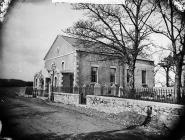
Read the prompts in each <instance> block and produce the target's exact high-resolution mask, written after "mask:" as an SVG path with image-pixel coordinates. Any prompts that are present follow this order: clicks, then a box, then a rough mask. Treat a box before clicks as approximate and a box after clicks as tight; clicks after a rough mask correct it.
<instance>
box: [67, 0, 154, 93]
mask: <svg viewBox="0 0 185 140" xmlns="http://www.w3.org/2000/svg"><path fill="white" fill-rule="evenodd" d="M73 8H74V9H75V10H85V11H86V16H87V20H80V21H78V22H76V23H75V24H74V25H73V27H70V28H68V29H66V31H65V32H66V33H67V34H69V35H71V36H74V37H77V38H79V39H80V40H81V41H79V42H80V44H84V46H88V47H89V48H91V51H92V48H93V52H94V53H98V54H104V55H106V56H108V57H109V58H111V59H118V60H119V62H120V63H121V64H125V63H126V64H128V67H129V70H128V72H129V75H130V77H129V88H130V89H131V90H134V88H135V83H134V81H135V79H134V70H135V63H136V58H137V56H138V55H141V54H143V50H144V49H145V48H146V47H148V45H149V44H150V42H149V35H150V34H151V30H150V29H149V28H148V27H147V26H146V23H148V21H149V18H150V17H151V15H152V13H153V12H154V10H155V8H156V5H155V4H152V3H150V2H149V1H147V0H131V1H130V0H126V1H125V3H124V4H120V5H100V4H99V5H97V4H84V3H83V4H76V5H73ZM95 44H96V45H95Z"/></svg>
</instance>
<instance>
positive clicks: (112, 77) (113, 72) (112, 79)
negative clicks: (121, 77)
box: [110, 68, 116, 83]
mask: <svg viewBox="0 0 185 140" xmlns="http://www.w3.org/2000/svg"><path fill="white" fill-rule="evenodd" d="M115 79H116V68H111V69H110V82H111V83H115Z"/></svg>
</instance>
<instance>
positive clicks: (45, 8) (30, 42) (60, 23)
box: [0, 0, 168, 81]
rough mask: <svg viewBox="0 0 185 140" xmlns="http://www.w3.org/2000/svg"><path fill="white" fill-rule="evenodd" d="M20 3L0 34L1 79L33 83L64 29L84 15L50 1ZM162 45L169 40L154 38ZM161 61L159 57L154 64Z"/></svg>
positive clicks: (156, 36) (27, 0)
mask: <svg viewBox="0 0 185 140" xmlns="http://www.w3.org/2000/svg"><path fill="white" fill-rule="evenodd" d="M20 1H23V0H19V2H17V3H16V5H15V6H14V7H13V8H12V9H11V10H10V12H9V15H8V17H7V18H8V19H7V21H6V23H5V24H4V25H3V28H2V32H1V34H2V35H1V37H2V38H1V39H2V45H1V47H2V49H1V52H0V53H1V54H0V55H1V59H0V64H1V68H0V78H14V79H15V78H16V79H22V80H31V81H32V80H33V75H34V74H35V73H36V72H38V71H40V70H41V69H42V68H43V65H44V63H43V58H44V56H45V54H46V53H47V51H48V50H49V48H50V46H51V44H52V43H53V41H54V39H55V37H56V36H57V34H60V33H61V29H66V28H67V27H70V26H71V25H72V24H73V23H74V22H75V21H77V20H78V19H80V18H83V16H82V12H79V11H74V10H72V9H71V5H70V4H69V3H57V4H53V3H52V2H51V0H24V2H20ZM151 39H152V40H155V41H156V43H158V44H159V45H163V46H164V45H166V44H168V43H167V40H166V39H165V38H164V37H162V36H159V35H154V36H152V38H151ZM157 59H159V57H158V56H157V55H156V56H155V57H154V60H155V61H157ZM159 77H160V76H159Z"/></svg>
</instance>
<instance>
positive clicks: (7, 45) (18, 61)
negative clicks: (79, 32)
mask: <svg viewBox="0 0 185 140" xmlns="http://www.w3.org/2000/svg"><path fill="white" fill-rule="evenodd" d="M80 17H82V13H81V12H77V11H74V10H72V9H71V6H70V4H67V3H63V4H53V3H51V0H42V1H41V0H40V1H39V0H29V1H28V0H27V1H25V2H17V3H16V4H15V6H14V7H13V8H12V9H11V11H10V12H9V14H8V16H7V20H6V22H5V24H4V25H3V27H2V33H1V34H2V36H1V39H2V46H1V47H2V49H1V55H2V56H1V59H0V64H1V68H0V78H18V79H22V80H33V75H34V73H36V72H38V71H39V70H41V68H42V67H43V64H44V63H43V58H44V56H45V54H46V53H47V51H48V50H49V48H50V46H51V44H52V43H53V41H54V39H55V37H56V36H57V34H59V33H61V29H65V28H67V27H69V26H71V25H72V24H73V23H74V22H75V21H77V20H78V19H79V18H80Z"/></svg>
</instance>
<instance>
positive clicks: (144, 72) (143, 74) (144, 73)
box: [142, 70, 146, 84]
mask: <svg viewBox="0 0 185 140" xmlns="http://www.w3.org/2000/svg"><path fill="white" fill-rule="evenodd" d="M142 84H146V70H142Z"/></svg>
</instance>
